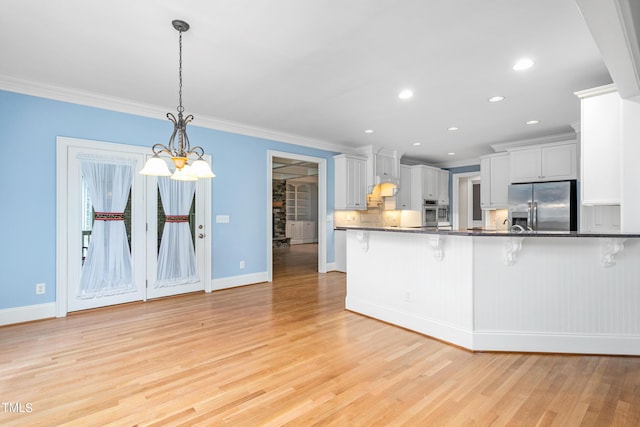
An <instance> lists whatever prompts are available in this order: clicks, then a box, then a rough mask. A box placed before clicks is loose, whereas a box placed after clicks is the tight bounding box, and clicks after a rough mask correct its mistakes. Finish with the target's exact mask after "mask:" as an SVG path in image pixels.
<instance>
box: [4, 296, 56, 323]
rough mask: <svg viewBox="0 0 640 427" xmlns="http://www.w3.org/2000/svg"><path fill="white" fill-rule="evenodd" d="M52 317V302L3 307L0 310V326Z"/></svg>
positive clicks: (54, 306) (53, 308) (53, 304)
mask: <svg viewBox="0 0 640 427" xmlns="http://www.w3.org/2000/svg"><path fill="white" fill-rule="evenodd" d="M52 317H56V304H55V303H54V302H48V303H45V304H34V305H25V306H23V307H11V308H5V309H2V310H0V326H2V325H12V324H14V323H22V322H31V321H33V320H41V319H49V318H52Z"/></svg>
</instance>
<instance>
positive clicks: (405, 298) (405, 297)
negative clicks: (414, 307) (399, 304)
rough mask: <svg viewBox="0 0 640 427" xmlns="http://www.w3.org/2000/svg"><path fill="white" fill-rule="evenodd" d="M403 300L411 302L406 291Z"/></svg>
mask: <svg viewBox="0 0 640 427" xmlns="http://www.w3.org/2000/svg"><path fill="white" fill-rule="evenodd" d="M404 300H405V301H406V302H411V292H409V291H407V292H405V293H404Z"/></svg>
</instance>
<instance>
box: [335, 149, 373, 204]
mask: <svg viewBox="0 0 640 427" xmlns="http://www.w3.org/2000/svg"><path fill="white" fill-rule="evenodd" d="M334 160H335V208H336V209H349V210H365V209H367V177H366V173H367V160H366V159H365V158H362V157H359V156H352V155H349V154H340V155H337V156H334Z"/></svg>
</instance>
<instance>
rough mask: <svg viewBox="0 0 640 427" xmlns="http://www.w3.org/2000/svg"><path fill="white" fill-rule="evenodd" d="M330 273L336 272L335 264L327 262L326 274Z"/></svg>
mask: <svg viewBox="0 0 640 427" xmlns="http://www.w3.org/2000/svg"><path fill="white" fill-rule="evenodd" d="M330 271H338V270H337V266H336V263H335V262H328V263H327V273H328V272H330Z"/></svg>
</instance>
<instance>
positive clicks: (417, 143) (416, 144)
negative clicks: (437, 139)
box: [411, 142, 422, 147]
mask: <svg viewBox="0 0 640 427" xmlns="http://www.w3.org/2000/svg"><path fill="white" fill-rule="evenodd" d="M411 145H413V146H415V147H417V146H418V145H422V143H421V142H414V143H413V144H411Z"/></svg>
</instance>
